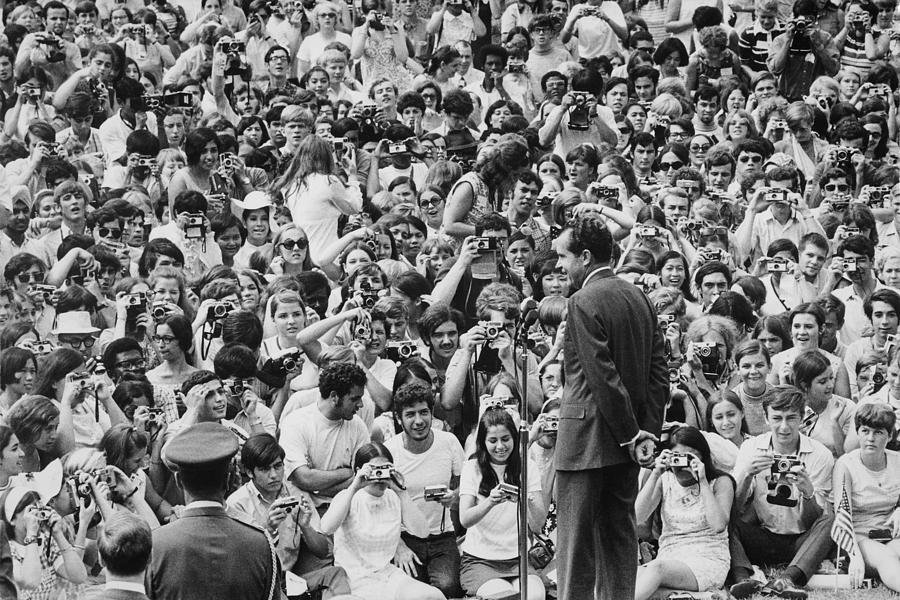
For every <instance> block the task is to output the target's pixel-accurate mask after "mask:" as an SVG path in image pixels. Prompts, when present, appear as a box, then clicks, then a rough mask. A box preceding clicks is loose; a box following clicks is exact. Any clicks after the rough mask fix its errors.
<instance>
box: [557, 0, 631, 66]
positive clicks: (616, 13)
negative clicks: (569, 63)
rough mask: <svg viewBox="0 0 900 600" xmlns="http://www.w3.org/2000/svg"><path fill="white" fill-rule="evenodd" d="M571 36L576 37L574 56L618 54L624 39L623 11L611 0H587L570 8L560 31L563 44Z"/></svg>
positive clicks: (583, 57) (584, 57)
mask: <svg viewBox="0 0 900 600" xmlns="http://www.w3.org/2000/svg"><path fill="white" fill-rule="evenodd" d="M573 36H574V37H577V38H578V56H579V57H581V58H582V59H589V58H597V57H598V56H610V55H611V54H613V53H616V52H617V53H619V54H622V53H623V46H622V44H623V42H625V40H627V39H628V26H627V24H626V23H625V14H624V13H623V12H622V9H621V7H619V4H618V3H617V2H613V1H612V0H588V3H587V4H579V5H577V6H575V7H574V8H573V9H572V11H571V12H570V13H569V18H568V20H567V21H566V24H565V25H564V26H563V28H562V31H561V32H560V40H561V41H562V43H563V44H565V43H566V42H568V41H569V40H570V39H571V38H572V37H573Z"/></svg>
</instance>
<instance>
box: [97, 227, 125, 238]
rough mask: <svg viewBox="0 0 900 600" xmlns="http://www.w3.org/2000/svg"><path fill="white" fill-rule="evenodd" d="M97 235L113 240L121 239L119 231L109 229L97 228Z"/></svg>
mask: <svg viewBox="0 0 900 600" xmlns="http://www.w3.org/2000/svg"><path fill="white" fill-rule="evenodd" d="M97 235H99V236H100V237H102V238H105V237H108V238H112V239H114V240H120V239H122V230H121V229H111V228H109V227H98V228H97Z"/></svg>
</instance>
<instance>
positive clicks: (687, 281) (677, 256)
mask: <svg viewBox="0 0 900 600" xmlns="http://www.w3.org/2000/svg"><path fill="white" fill-rule="evenodd" d="M670 260H680V261H681V265H682V266H683V267H684V281H682V282H681V287H680V288H678V290H679V291H680V292H681V293H682V294H684V298H685V300H689V301H691V302H696V301H697V299H696V298H694V294H693V293H692V292H691V267H690V265H689V264H688V261H687V259H686V258H685V257H684V255H683V254H682V253H681V252H677V251H675V250H669V251H667V252H666V253H665V254H663V255H662V256H660V257H659V260H657V261H656V272H657V273H660V272H661V271H662V268H663V267H664V266H665V264H666V263H667V262H669V261H670Z"/></svg>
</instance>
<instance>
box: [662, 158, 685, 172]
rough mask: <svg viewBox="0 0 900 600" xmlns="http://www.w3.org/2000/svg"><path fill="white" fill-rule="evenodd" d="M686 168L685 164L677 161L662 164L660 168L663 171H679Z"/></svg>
mask: <svg viewBox="0 0 900 600" xmlns="http://www.w3.org/2000/svg"><path fill="white" fill-rule="evenodd" d="M683 166H684V163H683V162H681V161H680V160H676V161H675V162H661V163H659V168H660V169H662V170H663V171H669V170H675V171H677V170H678V169H680V168H681V167H683Z"/></svg>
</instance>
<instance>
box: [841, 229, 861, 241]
mask: <svg viewBox="0 0 900 600" xmlns="http://www.w3.org/2000/svg"><path fill="white" fill-rule="evenodd" d="M852 235H859V227H844V229H843V230H842V231H841V232H840V233H839V234H838V239H839V240H846V239H847V238H848V237H850V236H852Z"/></svg>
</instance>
